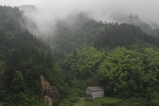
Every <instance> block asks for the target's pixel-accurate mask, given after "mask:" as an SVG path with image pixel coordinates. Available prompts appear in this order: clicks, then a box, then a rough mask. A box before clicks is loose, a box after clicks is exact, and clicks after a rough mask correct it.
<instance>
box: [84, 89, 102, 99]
mask: <svg viewBox="0 0 159 106" xmlns="http://www.w3.org/2000/svg"><path fill="white" fill-rule="evenodd" d="M86 97H90V98H98V97H104V90H103V91H91V90H90V89H88V88H87V89H86Z"/></svg>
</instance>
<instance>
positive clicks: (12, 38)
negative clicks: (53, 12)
mask: <svg viewBox="0 0 159 106" xmlns="http://www.w3.org/2000/svg"><path fill="white" fill-rule="evenodd" d="M22 15H23V13H22V12H20V11H19V9H18V8H17V7H14V8H13V7H6V6H0V102H2V103H3V104H4V105H5V106H22V105H23V106H46V102H45V101H44V97H42V94H41V82H40V76H41V75H43V76H44V77H45V79H46V80H47V81H49V82H50V84H51V85H54V86H56V87H57V88H58V90H59V91H60V95H61V96H60V98H59V100H58V101H56V102H54V105H56V106H158V105H159V37H158V32H157V31H158V29H153V28H149V29H151V31H150V33H151V34H153V32H154V34H153V35H149V34H147V33H145V32H143V30H142V29H143V28H144V26H143V27H142V29H141V28H140V27H137V26H134V25H132V24H118V23H106V22H105V23H103V22H102V21H100V22H97V21H95V20H93V19H90V18H88V16H87V14H86V13H80V14H79V15H78V16H77V17H78V18H77V19H75V20H76V22H75V23H74V27H73V28H72V27H70V25H69V23H67V21H66V22H65V20H58V22H57V32H56V34H55V35H54V36H49V37H48V38H45V41H46V42H47V43H48V44H46V43H44V42H43V41H42V40H41V39H39V38H36V37H35V36H34V35H32V34H31V33H30V32H29V31H28V30H27V29H25V28H21V24H24V25H25V22H24V19H23V16H22ZM19 22H21V24H20V23H19ZM143 25H144V24H143ZM145 25H146V26H147V24H145ZM146 26H145V27H146ZM35 27H36V26H35ZM149 27H150V26H149ZM155 31H156V32H155ZM154 35H155V36H154ZM49 45H50V46H51V49H50V46H49ZM97 85H99V86H103V87H104V89H105V95H106V96H107V97H105V98H96V99H90V98H86V99H85V101H83V100H80V98H81V97H85V89H86V87H88V86H97Z"/></svg>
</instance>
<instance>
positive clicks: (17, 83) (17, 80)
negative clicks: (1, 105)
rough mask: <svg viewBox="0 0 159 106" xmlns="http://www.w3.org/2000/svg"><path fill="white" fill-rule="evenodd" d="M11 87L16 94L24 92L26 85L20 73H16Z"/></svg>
mask: <svg viewBox="0 0 159 106" xmlns="http://www.w3.org/2000/svg"><path fill="white" fill-rule="evenodd" d="M10 87H11V90H13V91H14V92H24V90H25V83H24V81H23V75H22V73H21V72H20V71H16V72H15V73H14V75H13V80H12V82H11V85H10Z"/></svg>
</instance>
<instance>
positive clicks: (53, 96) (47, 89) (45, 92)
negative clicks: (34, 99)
mask: <svg viewBox="0 0 159 106" xmlns="http://www.w3.org/2000/svg"><path fill="white" fill-rule="evenodd" d="M40 80H41V86H42V88H41V94H42V96H43V97H44V99H45V101H46V102H47V104H48V106H52V104H53V102H54V101H56V100H58V99H59V97H60V94H59V91H58V89H57V88H56V87H55V86H52V85H51V84H50V83H49V82H48V81H47V80H46V79H45V78H44V76H40Z"/></svg>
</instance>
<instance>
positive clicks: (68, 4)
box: [0, 0, 159, 22]
mask: <svg viewBox="0 0 159 106" xmlns="http://www.w3.org/2000/svg"><path fill="white" fill-rule="evenodd" d="M27 4H31V5H36V6H37V7H39V8H42V9H43V10H44V11H45V10H49V11H53V12H62V13H66V12H70V11H74V10H85V11H93V12H95V13H96V15H105V14H111V13H112V12H114V13H117V14H119V13H122V14H136V15H138V16H140V17H141V18H142V19H144V20H146V21H147V20H148V21H157V22H159V12H158V10H159V0H0V5H11V6H20V5H27Z"/></svg>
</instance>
